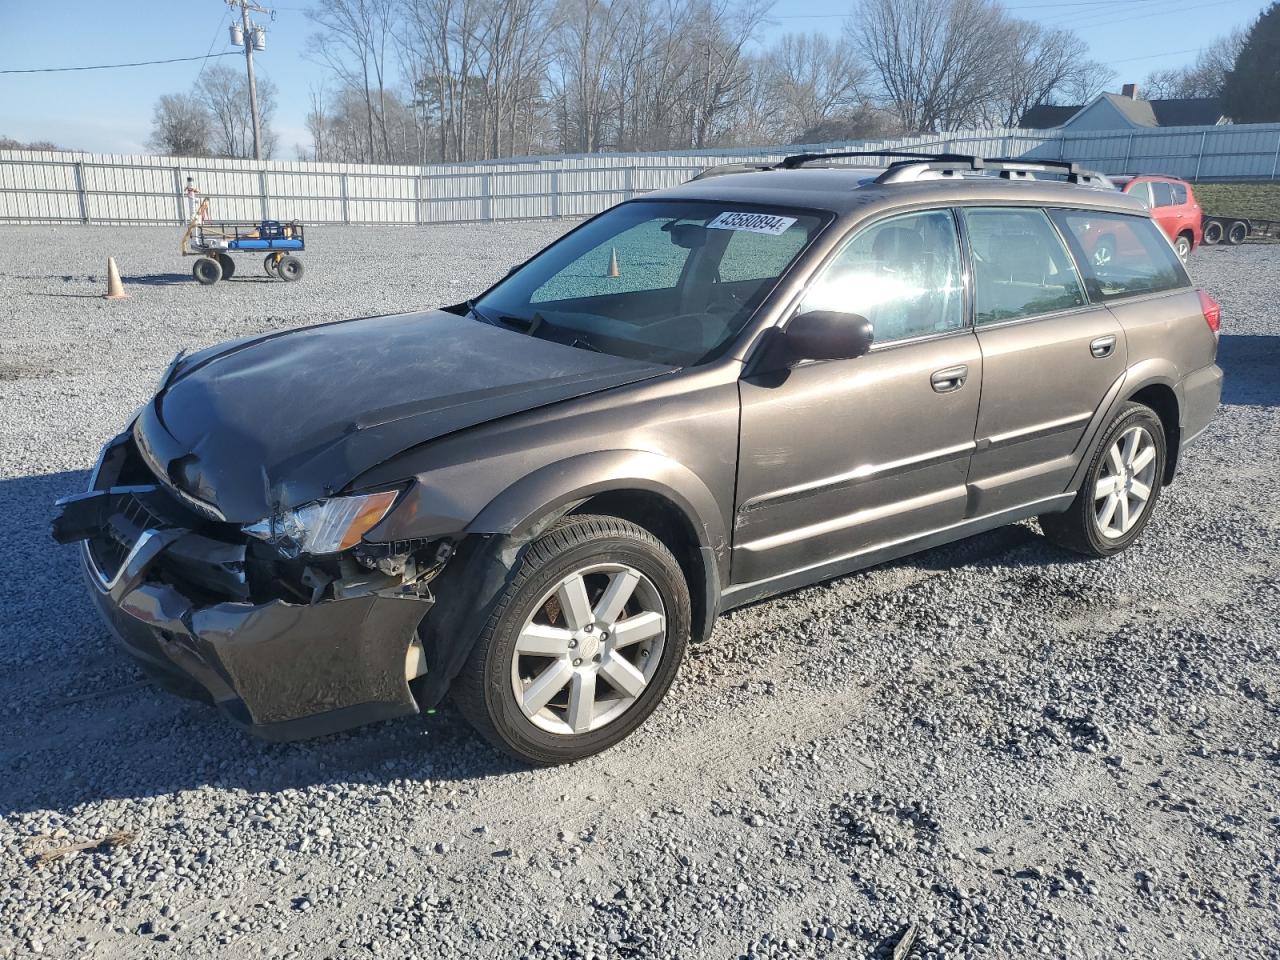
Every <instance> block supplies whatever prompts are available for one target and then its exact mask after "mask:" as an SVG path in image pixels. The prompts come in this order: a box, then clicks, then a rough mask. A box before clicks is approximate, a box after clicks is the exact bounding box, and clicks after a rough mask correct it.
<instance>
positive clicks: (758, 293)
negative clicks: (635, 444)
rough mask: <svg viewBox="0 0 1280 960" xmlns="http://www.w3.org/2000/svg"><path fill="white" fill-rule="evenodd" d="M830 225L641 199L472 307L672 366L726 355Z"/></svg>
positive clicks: (486, 316) (795, 215) (738, 208)
mask: <svg viewBox="0 0 1280 960" xmlns="http://www.w3.org/2000/svg"><path fill="white" fill-rule="evenodd" d="M824 224H825V218H824V216H823V215H821V214H818V213H815V212H813V211H801V210H789V209H784V208H771V207H757V206H752V205H743V204H728V203H719V202H701V201H699V202H681V201H656V200H639V201H632V202H630V203H624V204H621V205H619V206H617V207H614V208H613V209H612V210H609V211H606V212H605V213H604V214H602V215H601V216H599V217H597V218H596V219H595V220H592V221H590V222H589V223H587V224H586V225H585V226H583V227H582V228H581V229H579V230H577V231H575V232H574V233H571V234H569V235H568V236H567V237H565V238H564V239H563V240H562V241H560V242H559V243H557V244H555V245H554V246H552V247H549V248H548V249H546V250H544V251H542V253H540V254H538V255H537V256H535V257H534V258H533V259H532V260H530V261H529V262H528V263H526V264H524V265H523V266H522V267H520V269H518V270H517V271H516V272H514V273H513V274H512V275H511V276H509V277H508V278H507V279H505V280H503V281H502V282H501V283H499V284H498V285H497V286H496V287H494V288H493V289H492V290H490V291H489V292H488V293H486V294H485V295H484V296H483V297H482V298H481V299H480V300H479V301H478V302H476V303H474V304H472V310H473V312H474V314H475V315H476V316H477V317H478V318H479V319H481V320H483V321H485V322H488V323H495V324H499V325H502V326H508V327H511V328H512V329H516V330H522V331H524V332H527V333H529V334H530V335H532V336H537V337H542V338H545V339H548V340H556V341H558V342H561V343H566V344H569V345H571V346H576V347H580V348H582V349H585V350H598V351H601V352H603V353H610V354H614V355H616V356H620V357H629V358H631V359H635V360H646V361H650V362H653V363H662V364H667V365H670V366H688V365H691V364H696V363H699V362H701V361H703V360H709V359H711V358H712V357H715V356H717V355H719V354H720V353H721V352H722V351H723V349H724V348H725V347H727V346H728V344H729V343H730V342H731V341H732V340H733V339H734V338H735V337H736V336H737V334H738V332H739V331H740V330H741V329H742V328H743V326H744V325H745V324H746V322H747V321H748V320H749V319H750V318H751V315H752V314H753V313H754V312H755V310H756V308H757V307H759V306H760V304H761V303H762V302H763V301H764V298H765V297H766V296H768V295H769V292H770V291H771V290H772V289H773V287H774V285H775V284H776V283H777V281H778V278H779V277H781V276H782V274H783V273H784V272H785V271H786V269H787V267H789V266H790V265H791V263H792V261H793V260H795V258H796V257H797V256H798V255H799V253H800V251H802V250H803V249H804V248H805V247H806V246H807V245H808V243H809V241H810V240H812V239H813V237H814V236H815V235H816V234H817V233H818V231H819V230H820V229H821V228H822V226H823V225H824Z"/></svg>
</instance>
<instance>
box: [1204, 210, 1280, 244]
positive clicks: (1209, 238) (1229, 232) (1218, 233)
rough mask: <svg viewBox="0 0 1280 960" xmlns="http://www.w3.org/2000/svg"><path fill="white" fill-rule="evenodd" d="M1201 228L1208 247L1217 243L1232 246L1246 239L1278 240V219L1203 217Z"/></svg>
mask: <svg viewBox="0 0 1280 960" xmlns="http://www.w3.org/2000/svg"><path fill="white" fill-rule="evenodd" d="M1201 230H1202V231H1203V237H1204V240H1203V242H1204V244H1205V246H1208V247H1211V246H1213V245H1214V244H1217V243H1225V244H1227V245H1228V246H1231V247H1234V246H1238V245H1240V244H1242V243H1244V242H1245V241H1246V240H1280V220H1260V219H1258V218H1257V217H1231V216H1226V217H1205V218H1204V219H1203V220H1202V221H1201Z"/></svg>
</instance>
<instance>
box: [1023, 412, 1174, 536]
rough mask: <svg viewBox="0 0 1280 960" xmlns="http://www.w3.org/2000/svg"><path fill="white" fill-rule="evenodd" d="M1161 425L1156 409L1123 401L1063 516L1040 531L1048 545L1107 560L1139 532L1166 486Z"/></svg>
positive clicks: (1044, 521) (1043, 521) (1049, 518)
mask: <svg viewBox="0 0 1280 960" xmlns="http://www.w3.org/2000/svg"><path fill="white" fill-rule="evenodd" d="M1166 455H1167V454H1166V450H1165V434H1164V425H1163V424H1162V423H1161V422H1160V418H1159V417H1158V416H1156V413H1155V411H1154V410H1152V409H1151V408H1150V407H1147V406H1144V405H1143V404H1141V403H1126V404H1125V405H1124V406H1123V407H1121V408H1120V411H1119V412H1118V413H1117V414H1116V416H1115V419H1113V420H1112V421H1111V424H1110V426H1108V427H1107V429H1106V431H1105V432H1104V434H1103V437H1102V442H1101V443H1100V444H1098V449H1097V452H1096V453H1095V454H1094V455H1093V460H1092V461H1091V462H1090V464H1089V469H1088V471H1087V472H1086V473H1085V477H1084V482H1083V483H1082V484H1081V485H1080V491H1079V492H1078V493H1077V494H1076V498H1075V499H1074V500H1073V501H1071V506H1070V507H1068V508H1067V511H1066V512H1065V513H1052V514H1046V515H1044V516H1042V517H1041V518H1040V527H1041V529H1042V530H1044V535H1045V537H1046V538H1048V539H1049V540H1050V541H1051V542H1052V543H1055V544H1057V545H1058V546H1060V547H1065V548H1066V549H1068V550H1074V551H1075V552H1077V553H1083V554H1085V555H1086V556H1090V557H1109V556H1112V555H1114V554H1117V553H1119V552H1120V551H1121V550H1124V549H1125V548H1127V547H1128V546H1129V545H1130V544H1132V543H1133V542H1134V541H1135V540H1137V539H1138V536H1139V535H1140V534H1141V533H1142V531H1143V528H1145V527H1146V525H1147V522H1148V521H1149V520H1150V519H1151V514H1152V512H1153V511H1154V510H1155V506H1156V501H1157V500H1158V499H1159V498H1160V488H1161V486H1162V484H1163V483H1164V465H1165V458H1166Z"/></svg>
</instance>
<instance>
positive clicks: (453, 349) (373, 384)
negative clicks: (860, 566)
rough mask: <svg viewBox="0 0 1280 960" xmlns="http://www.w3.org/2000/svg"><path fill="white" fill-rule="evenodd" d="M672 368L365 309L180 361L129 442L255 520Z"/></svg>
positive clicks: (209, 499) (441, 314) (187, 487)
mask: <svg viewBox="0 0 1280 960" xmlns="http://www.w3.org/2000/svg"><path fill="white" fill-rule="evenodd" d="M670 369H671V368H670V367H666V366H661V365H657V364H652V363H644V362H641V361H636V360H627V359H623V358H619V357H614V356H610V355H608V354H603V353H595V352H593V351H589V350H583V349H578V348H575V347H568V346H564V345H563V344H558V343H552V342H550V341H547V340H539V339H535V338H533V337H529V336H527V335H525V334H522V333H516V332H514V331H510V330H506V329H502V328H499V327H494V326H490V325H488V324H485V323H481V322H478V321H476V320H473V319H467V318H465V317H459V316H457V315H455V314H452V313H447V312H445V311H441V310H431V311H426V312H423V313H411V314H401V315H397V316H387V317H369V318H366V319H363V320H349V321H344V322H341V323H333V324H325V325H321V326H315V327H306V328H303V329H299V330H292V331H286V332H283V333H276V334H271V335H268V336H265V337H259V338H257V339H252V340H239V341H234V342H232V343H230V344H227V345H225V346H224V347H222V348H213V349H210V350H205V351H202V352H200V353H198V354H194V355H192V356H190V357H187V358H185V359H183V360H181V361H179V362H178V363H177V364H176V365H175V367H174V369H173V371H172V373H171V375H170V377H169V380H168V383H167V384H166V385H165V386H164V387H163V388H162V389H161V392H160V393H159V394H158V395H157V397H156V399H155V401H154V402H153V403H151V404H148V405H147V407H145V408H144V409H143V412H142V414H141V416H140V417H139V419H138V421H137V422H136V424H135V426H134V436H135V438H136V439H137V441H138V445H139V447H140V448H141V449H142V451H143V454H144V456H145V457H146V458H147V459H148V460H149V461H150V462H151V464H152V466H153V468H154V469H156V470H157V471H163V472H164V473H165V474H166V476H167V477H168V478H169V480H170V481H171V482H172V483H174V484H176V485H177V486H178V487H180V488H181V489H182V490H183V491H184V492H186V493H188V494H190V495H191V496H194V497H196V498H198V499H199V500H201V501H203V502H204V503H206V504H208V505H211V506H213V507H214V508H215V509H216V510H217V511H218V512H219V513H221V514H222V515H223V516H224V517H225V518H226V519H227V520H230V521H234V522H237V523H251V522H255V521H257V520H260V519H262V518H264V517H266V516H269V515H271V514H272V513H275V512H277V511H279V510H282V509H289V508H292V507H296V506H298V505H300V504H303V503H307V502H309V501H311V500H315V499H317V498H319V497H324V496H328V495H330V494H333V493H337V492H339V491H341V490H342V489H343V488H344V487H345V486H346V485H347V484H349V483H350V482H351V481H352V480H353V479H355V478H356V477H357V476H359V475H360V474H361V473H363V472H365V471H366V470H368V469H370V468H371V467H374V466H377V465H378V464H379V463H381V462H382V461H384V460H386V459H387V458H388V457H391V456H393V455H395V454H397V453H400V452H402V451H404V450H407V449H409V448H410V447H413V446H416V445H418V444H422V443H426V442H428V441H430V440H434V439H436V438H438V437H442V436H444V435H446V434H449V433H453V432H455V431H458V430H463V429H466V428H467V427H472V426H476V425H477V424H481V423H486V422H488V421H491V420H495V419H497V418H499V417H505V416H509V415H511V414H515V413H520V412H522V411H525V410H532V409H534V408H536V407H541V406H545V405H546V404H549V403H556V402H559V401H562V400H568V399H571V398H574V397H581V396H585V395H587V394H590V393H595V392H597V391H600V390H607V389H609V388H611V387H616V386H621V385H623V384H627V383H634V382H635V381H637V380H643V379H647V378H649V377H654V376H658V375H660V374H662V373H665V372H668V371H669V370H670Z"/></svg>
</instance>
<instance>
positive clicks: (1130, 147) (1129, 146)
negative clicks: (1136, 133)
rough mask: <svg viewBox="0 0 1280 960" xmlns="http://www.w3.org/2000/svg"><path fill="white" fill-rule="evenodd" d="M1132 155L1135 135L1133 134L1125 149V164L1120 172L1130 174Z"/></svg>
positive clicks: (1130, 135)
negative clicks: (1130, 158)
mask: <svg viewBox="0 0 1280 960" xmlns="http://www.w3.org/2000/svg"><path fill="white" fill-rule="evenodd" d="M1132 153H1133V134H1132V133H1131V134H1129V142H1128V143H1127V144H1125V148H1124V163H1123V164H1122V165H1121V167H1120V172H1121V173H1128V172H1129V155H1130V154H1132Z"/></svg>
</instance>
